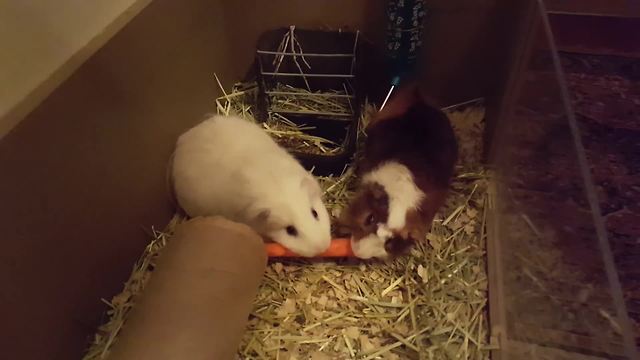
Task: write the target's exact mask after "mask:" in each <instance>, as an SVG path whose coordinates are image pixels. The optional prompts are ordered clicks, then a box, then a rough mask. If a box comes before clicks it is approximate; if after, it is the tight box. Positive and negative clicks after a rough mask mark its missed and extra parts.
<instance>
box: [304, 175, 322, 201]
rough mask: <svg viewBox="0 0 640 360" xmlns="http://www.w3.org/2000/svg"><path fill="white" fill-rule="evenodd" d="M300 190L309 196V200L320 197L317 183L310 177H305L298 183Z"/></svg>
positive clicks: (320, 192) (320, 190) (320, 191)
mask: <svg viewBox="0 0 640 360" xmlns="http://www.w3.org/2000/svg"><path fill="white" fill-rule="evenodd" d="M300 186H301V187H302V189H303V190H304V191H305V192H306V193H307V194H309V199H315V198H319V197H322V189H320V185H319V184H318V182H317V181H316V180H315V179H314V178H312V177H311V176H305V177H304V178H302V181H301V182H300Z"/></svg>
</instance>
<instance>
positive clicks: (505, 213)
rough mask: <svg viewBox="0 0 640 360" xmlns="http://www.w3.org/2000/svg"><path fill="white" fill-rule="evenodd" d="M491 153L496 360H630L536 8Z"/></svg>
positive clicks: (609, 263) (607, 260)
mask: <svg viewBox="0 0 640 360" xmlns="http://www.w3.org/2000/svg"><path fill="white" fill-rule="evenodd" d="M532 7H535V10H533V11H531V12H530V13H531V14H532V15H531V17H530V18H529V23H528V24H526V25H525V26H528V27H530V29H534V31H530V32H528V33H529V34H530V35H529V36H530V39H528V40H529V41H527V43H528V44H530V46H528V48H527V49H523V51H522V52H521V55H520V56H521V58H520V59H519V60H520V61H519V66H518V71H516V72H515V73H514V74H513V76H512V79H511V82H510V85H509V86H510V90H511V91H508V95H507V98H508V99H507V101H505V103H506V104H507V105H506V106H505V108H504V109H503V117H502V118H503V119H504V121H502V122H501V123H500V124H499V126H498V133H497V139H496V141H494V146H493V154H492V158H493V163H494V165H495V166H496V179H495V183H494V185H495V186H494V201H493V212H492V216H491V224H492V228H491V231H490V242H489V276H490V278H491V281H490V307H491V309H490V311H491V322H492V333H493V334H494V336H495V337H496V339H497V340H499V343H500V350H499V351H496V352H494V354H493V355H494V358H500V359H636V358H637V349H636V339H635V338H634V337H635V335H634V333H633V329H632V325H631V322H630V319H629V316H628V315H629V314H628V312H627V308H626V304H625V302H624V300H623V295H622V292H621V289H620V284H619V282H618V273H617V270H616V267H615V262H614V259H613V257H612V254H611V250H610V245H609V242H608V239H607V236H606V232H603V229H604V228H603V223H602V219H601V217H600V210H599V207H598V203H597V196H596V194H595V191H594V189H595V187H594V186H593V183H592V180H591V177H590V173H589V167H588V163H587V162H586V154H585V150H584V148H583V147H582V144H581V137H580V133H579V129H578V127H577V125H576V119H575V117H574V116H573V113H572V109H571V105H570V98H569V93H568V92H567V87H566V84H565V81H564V75H563V73H562V71H561V67H560V61H559V57H558V53H557V52H556V49H555V45H554V43H553V37H552V35H551V32H550V28H549V25H548V19H547V17H546V15H545V11H544V5H543V4H542V2H537V1H534V2H532Z"/></svg>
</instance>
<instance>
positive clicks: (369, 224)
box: [364, 214, 376, 226]
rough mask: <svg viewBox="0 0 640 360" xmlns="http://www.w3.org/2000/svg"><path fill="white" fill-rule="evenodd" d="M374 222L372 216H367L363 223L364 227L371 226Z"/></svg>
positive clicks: (374, 219)
mask: <svg viewBox="0 0 640 360" xmlns="http://www.w3.org/2000/svg"><path fill="white" fill-rule="evenodd" d="M375 221H376V218H375V216H373V214H369V216H367V219H366V220H365V221H364V224H365V225H366V226H371V225H373V223H374V222H375Z"/></svg>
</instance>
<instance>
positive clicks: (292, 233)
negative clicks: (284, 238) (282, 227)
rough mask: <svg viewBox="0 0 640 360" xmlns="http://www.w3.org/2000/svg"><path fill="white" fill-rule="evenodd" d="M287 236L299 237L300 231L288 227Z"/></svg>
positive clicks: (293, 227) (290, 226)
mask: <svg viewBox="0 0 640 360" xmlns="http://www.w3.org/2000/svg"><path fill="white" fill-rule="evenodd" d="M287 234H289V235H290V236H298V229H296V228H295V226H292V225H289V226H287Z"/></svg>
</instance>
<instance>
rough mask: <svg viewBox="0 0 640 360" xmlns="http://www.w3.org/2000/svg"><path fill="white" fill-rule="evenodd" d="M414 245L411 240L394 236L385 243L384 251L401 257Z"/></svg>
mask: <svg viewBox="0 0 640 360" xmlns="http://www.w3.org/2000/svg"><path fill="white" fill-rule="evenodd" d="M412 245H413V241H411V240H410V239H403V238H402V237H399V236H394V237H392V238H389V239H388V240H387V241H385V242H384V249H385V250H386V251H387V253H389V254H391V255H401V254H404V253H406V252H407V250H409V249H410V248H411V246H412Z"/></svg>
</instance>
